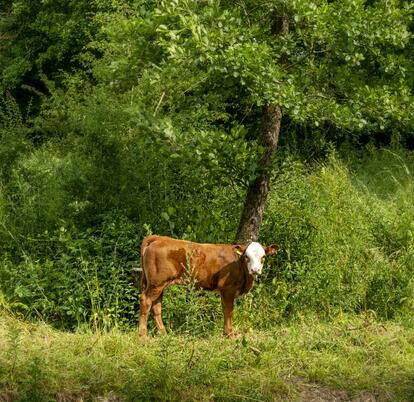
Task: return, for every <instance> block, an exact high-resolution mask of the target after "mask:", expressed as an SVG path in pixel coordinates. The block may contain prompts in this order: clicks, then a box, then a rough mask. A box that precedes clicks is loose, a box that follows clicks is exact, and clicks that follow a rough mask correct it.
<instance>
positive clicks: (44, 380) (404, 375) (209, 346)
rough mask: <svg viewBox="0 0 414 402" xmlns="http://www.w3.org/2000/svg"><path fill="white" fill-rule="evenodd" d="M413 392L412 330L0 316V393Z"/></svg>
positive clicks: (305, 395)
mask: <svg viewBox="0 0 414 402" xmlns="http://www.w3.org/2000/svg"><path fill="white" fill-rule="evenodd" d="M15 400H18V401H49V400H50V401H52V400H57V401H89V400H91V401H149V400H162V401H164V400H165V401H274V400H275V401H279V400H280V401H290V400H292V401H295V400H302V401H325V400H326V401H349V400H354V401H412V400H414V330H413V329H409V328H404V327H403V326H401V325H397V324H395V323H390V322H387V323H378V322H375V321H374V320H372V319H370V318H367V317H341V318H338V319H336V320H335V321H331V322H321V321H318V320H316V319H305V320H302V321H301V322H299V321H297V322H292V323H287V324H285V325H281V326H275V327H274V329H273V330H271V331H267V332H254V331H253V332H249V333H246V334H241V335H240V336H239V338H238V339H236V340H230V339H223V338H222V337H221V336H211V337H208V338H205V339H202V338H193V337H178V336H166V337H160V336H155V337H150V338H149V339H147V340H146V341H145V342H142V341H140V340H139V339H138V338H137V337H136V333H135V332H134V331H131V332H119V331H112V332H109V333H91V332H89V333H88V332H84V333H67V332H58V331H56V330H53V329H51V328H50V327H49V326H47V325H45V324H29V323H24V322H22V321H19V320H17V319H15V318H13V317H10V316H9V315H5V314H3V315H2V316H1V317H0V401H15Z"/></svg>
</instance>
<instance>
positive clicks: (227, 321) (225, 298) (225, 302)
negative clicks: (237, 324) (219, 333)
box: [221, 291, 237, 338]
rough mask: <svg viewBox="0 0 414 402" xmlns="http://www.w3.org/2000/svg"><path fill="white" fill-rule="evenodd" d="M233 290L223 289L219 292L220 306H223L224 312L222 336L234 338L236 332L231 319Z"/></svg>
mask: <svg viewBox="0 0 414 402" xmlns="http://www.w3.org/2000/svg"><path fill="white" fill-rule="evenodd" d="M234 299H235V294H234V292H229V291H223V292H221V306H222V307H223V314H224V330H223V334H224V336H228V337H230V338H234V337H236V336H237V333H236V332H235V331H233V326H232V320H233V308H234Z"/></svg>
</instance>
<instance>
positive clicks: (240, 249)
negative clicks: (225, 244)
mask: <svg viewBox="0 0 414 402" xmlns="http://www.w3.org/2000/svg"><path fill="white" fill-rule="evenodd" d="M233 248H234V251H235V252H236V253H237V254H238V255H243V253H244V251H245V250H246V246H242V245H240V244H234V245H233Z"/></svg>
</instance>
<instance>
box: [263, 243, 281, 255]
mask: <svg viewBox="0 0 414 402" xmlns="http://www.w3.org/2000/svg"><path fill="white" fill-rule="evenodd" d="M278 250H279V246H278V245H277V244H271V245H270V246H267V247H265V253H266V255H272V254H276V253H277V251H278Z"/></svg>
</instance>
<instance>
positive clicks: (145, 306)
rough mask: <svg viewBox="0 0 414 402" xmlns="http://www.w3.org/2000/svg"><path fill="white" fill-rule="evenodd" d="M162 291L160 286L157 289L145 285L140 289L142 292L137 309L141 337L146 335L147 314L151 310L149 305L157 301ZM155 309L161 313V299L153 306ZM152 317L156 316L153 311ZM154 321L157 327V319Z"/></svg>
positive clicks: (151, 305)
mask: <svg viewBox="0 0 414 402" xmlns="http://www.w3.org/2000/svg"><path fill="white" fill-rule="evenodd" d="M162 291H163V289H162V288H161V289H158V288H154V287H147V289H145V290H142V293H141V296H140V309H139V336H141V337H145V336H146V335H147V322H148V314H149V312H150V310H151V307H153V305H154V303H155V302H156V301H158V299H159V298H161V297H162ZM155 310H156V311H157V312H158V311H159V313H161V300H160V301H159V306H156V307H155ZM154 317H156V314H155V313H154ZM156 323H157V327H158V322H157V320H156ZM161 324H162V321H161ZM162 326H164V325H162ZM158 329H159V328H158Z"/></svg>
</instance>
